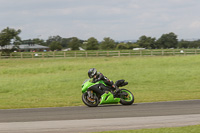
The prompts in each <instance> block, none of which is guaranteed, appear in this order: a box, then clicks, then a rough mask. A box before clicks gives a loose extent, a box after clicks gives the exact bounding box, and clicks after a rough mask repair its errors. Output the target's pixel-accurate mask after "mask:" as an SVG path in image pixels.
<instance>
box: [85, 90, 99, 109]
mask: <svg viewBox="0 0 200 133" xmlns="http://www.w3.org/2000/svg"><path fill="white" fill-rule="evenodd" d="M82 101H83V103H84V104H85V105H87V106H88V107H97V106H98V104H99V99H98V97H97V96H95V97H94V99H91V98H89V97H88V93H87V92H85V93H83V95H82Z"/></svg>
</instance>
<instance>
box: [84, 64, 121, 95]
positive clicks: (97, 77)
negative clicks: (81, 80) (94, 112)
mask: <svg viewBox="0 0 200 133" xmlns="http://www.w3.org/2000/svg"><path fill="white" fill-rule="evenodd" d="M88 76H89V78H93V80H92V82H93V83H96V82H98V81H100V80H103V81H104V83H105V84H106V85H107V86H105V85H103V84H101V85H100V86H99V89H102V90H104V91H105V92H106V91H110V90H111V92H112V93H114V90H116V92H117V91H118V90H119V89H118V87H117V86H116V85H115V84H114V83H113V82H112V81H111V80H109V79H108V78H107V77H106V76H104V75H103V74H102V73H100V72H97V70H96V69H95V68H91V69H89V71H88Z"/></svg>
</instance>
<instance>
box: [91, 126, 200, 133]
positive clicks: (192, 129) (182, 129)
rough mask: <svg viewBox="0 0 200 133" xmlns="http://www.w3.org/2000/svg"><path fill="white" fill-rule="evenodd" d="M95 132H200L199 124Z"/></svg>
mask: <svg viewBox="0 0 200 133" xmlns="http://www.w3.org/2000/svg"><path fill="white" fill-rule="evenodd" d="M95 133H200V125H195V126H185V127H173V128H156V129H139V130H123V131H106V132H95Z"/></svg>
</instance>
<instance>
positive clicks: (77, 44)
mask: <svg viewBox="0 0 200 133" xmlns="http://www.w3.org/2000/svg"><path fill="white" fill-rule="evenodd" d="M80 46H81V41H80V40H79V39H78V38H77V37H73V38H72V39H71V41H70V42H69V48H71V49H72V50H79V47H80Z"/></svg>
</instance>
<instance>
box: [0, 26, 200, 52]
mask: <svg viewBox="0 0 200 133" xmlns="http://www.w3.org/2000/svg"><path fill="white" fill-rule="evenodd" d="M20 33H21V30H20V29H18V30H15V29H13V28H9V27H7V28H5V29H3V30H2V31H1V32H0V46H1V47H4V46H6V45H9V44H11V43H12V44H14V45H15V46H16V48H17V46H18V45H20V44H39V45H43V46H48V47H50V49H51V50H52V51H53V50H61V49H65V48H71V50H79V48H80V47H81V48H83V49H85V50H114V49H119V50H121V49H133V48H146V49H167V48H200V39H199V40H195V41H187V40H180V41H179V40H178V39H177V35H176V34H175V33H173V32H170V33H167V34H163V35H161V37H160V38H158V39H156V38H154V37H148V36H145V35H143V36H141V37H140V38H139V39H138V40H137V41H136V42H115V41H114V40H113V39H111V38H110V37H105V38H104V39H103V41H101V42H99V41H98V40H97V39H96V38H95V37H90V38H89V39H88V40H81V39H79V38H77V37H70V38H63V37H60V36H59V35H56V36H50V37H49V38H48V39H47V40H43V39H39V38H34V39H28V40H22V39H21V38H20V36H19V34H20Z"/></svg>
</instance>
